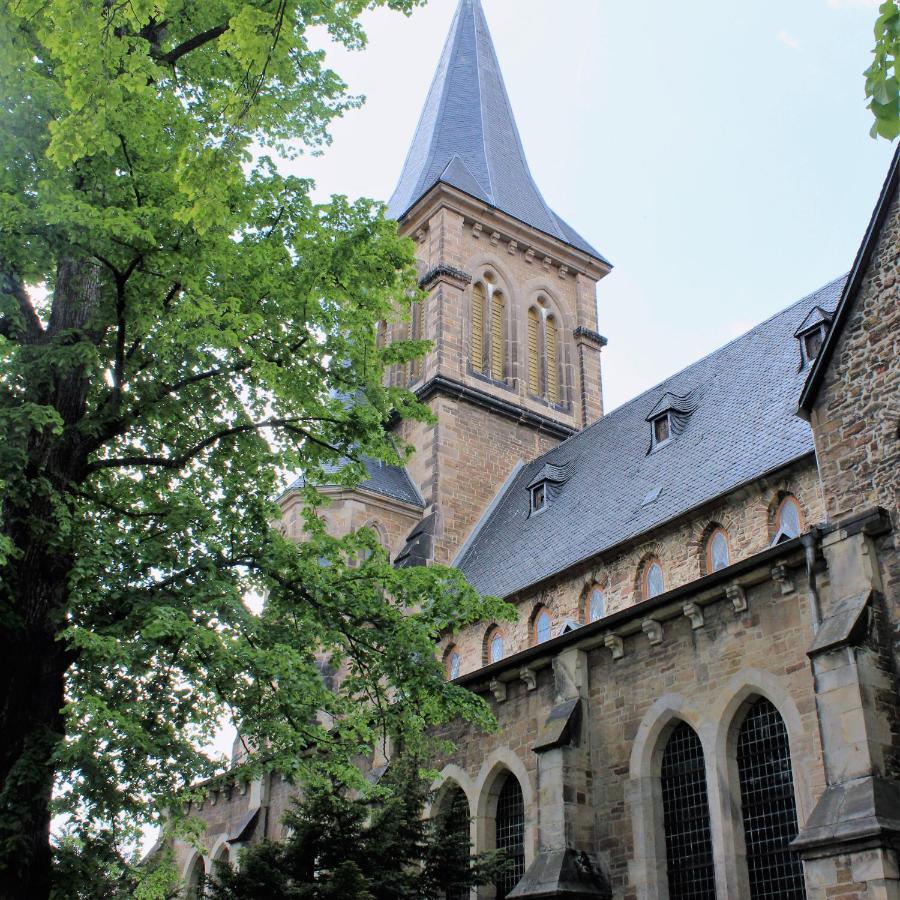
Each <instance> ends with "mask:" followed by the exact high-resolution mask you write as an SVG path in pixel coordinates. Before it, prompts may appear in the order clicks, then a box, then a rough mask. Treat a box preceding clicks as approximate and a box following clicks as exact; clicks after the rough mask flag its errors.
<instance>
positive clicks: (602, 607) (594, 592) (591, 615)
mask: <svg viewBox="0 0 900 900" xmlns="http://www.w3.org/2000/svg"><path fill="white" fill-rule="evenodd" d="M605 615H606V599H605V598H604V596H603V591H601V590H600V588H598V587H595V588H591V590H590V593H589V594H588V602H587V620H588V622H596V621H597V620H598V619H602V618H603V617H604V616H605Z"/></svg>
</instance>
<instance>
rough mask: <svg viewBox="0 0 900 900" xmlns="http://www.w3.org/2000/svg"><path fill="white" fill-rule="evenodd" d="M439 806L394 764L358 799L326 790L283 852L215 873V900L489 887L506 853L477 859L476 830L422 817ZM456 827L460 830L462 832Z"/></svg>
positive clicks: (318, 790)
mask: <svg viewBox="0 0 900 900" xmlns="http://www.w3.org/2000/svg"><path fill="white" fill-rule="evenodd" d="M431 799H433V798H432V797H431V795H430V794H429V793H428V789H427V783H426V782H425V780H424V779H423V778H422V777H421V775H420V774H419V773H418V771H417V770H416V767H415V765H414V764H413V763H411V762H409V761H408V760H404V761H401V762H398V763H394V764H392V765H391V767H390V768H389V769H388V772H387V774H386V776H385V778H384V779H383V781H382V783H381V784H379V786H378V788H377V789H374V790H370V791H368V792H367V794H366V795H365V796H363V797H360V798H353V797H351V796H350V795H349V794H348V792H347V791H346V789H345V788H340V787H337V786H335V785H333V784H327V783H320V784H318V785H316V786H313V787H311V788H310V790H309V791H308V792H307V795H306V798H305V799H304V801H303V802H300V803H297V804H295V806H294V808H293V809H292V810H290V811H289V812H288V814H287V816H286V817H285V825H286V826H287V827H288V828H289V833H288V838H287V840H286V841H285V842H283V843H275V842H272V841H267V842H264V843H261V844H257V845H254V846H251V847H249V848H247V849H246V850H244V851H243V853H242V854H241V858H240V870H239V871H237V870H236V869H234V868H232V867H231V866H229V865H227V864H225V865H222V866H218V867H216V869H215V871H214V872H213V878H212V884H211V885H210V886H209V887H208V888H207V896H209V897H211V898H212V900H306V898H309V900H313V898H314V900H345V898H347V897H354V898H357V900H404V898H407V900H439V898H442V897H444V896H445V891H447V889H448V888H454V889H456V890H460V891H462V890H465V889H466V888H471V887H474V886H477V885H482V884H489V883H491V882H492V881H493V880H494V879H495V878H496V876H497V875H498V874H499V873H500V871H501V870H502V869H503V868H504V866H505V865H507V863H506V862H505V860H504V859H503V857H502V854H497V853H487V854H481V855H479V856H477V857H472V856H471V847H470V843H469V837H468V829H465V830H464V831H462V830H460V829H459V828H458V820H457V821H456V822H454V820H453V818H452V816H451V815H450V810H449V809H442V810H440V811H439V813H438V815H437V816H435V817H434V818H430V819H428V818H424V810H425V804H426V802H428V801H429V800H431ZM454 825H457V827H454Z"/></svg>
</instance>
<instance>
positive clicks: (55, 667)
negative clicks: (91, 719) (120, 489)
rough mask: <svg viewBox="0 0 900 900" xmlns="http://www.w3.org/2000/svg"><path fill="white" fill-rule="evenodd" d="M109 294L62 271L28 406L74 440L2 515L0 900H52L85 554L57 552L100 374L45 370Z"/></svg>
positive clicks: (52, 439) (47, 443) (52, 440)
mask: <svg viewBox="0 0 900 900" xmlns="http://www.w3.org/2000/svg"><path fill="white" fill-rule="evenodd" d="M100 287H101V285H100V278H99V272H98V270H97V267H96V265H95V264H94V263H93V262H91V261H86V260H73V259H61V260H60V262H59V264H58V266H57V278H56V290H55V291H54V299H53V307H52V312H51V316H50V322H49V323H48V327H47V330H46V331H45V332H43V333H42V334H41V335H40V336H39V337H37V338H36V339H35V340H34V341H31V342H30V343H31V344H32V345H33V346H32V347H31V348H30V349H26V350H25V354H24V356H23V359H24V360H25V366H24V372H23V375H24V380H25V383H26V384H27V385H28V393H29V395H30V396H29V397H28V399H29V400H31V401H32V402H34V403H36V404H39V405H44V406H52V407H53V408H54V409H55V410H56V411H57V412H58V413H59V415H60V417H61V418H62V420H63V423H64V431H63V433H62V434H61V435H54V434H52V433H50V432H49V431H47V430H44V431H42V432H40V433H33V434H32V435H31V436H30V437H29V438H28V439H27V460H28V462H27V465H26V469H25V471H24V472H23V473H22V479H21V482H20V486H21V485H25V486H26V487H27V491H26V492H23V493H20V494H18V496H17V499H15V500H10V498H9V495H8V496H7V498H6V501H5V503H4V505H3V508H2V529H3V532H4V534H5V535H6V536H7V537H8V538H10V539H11V541H12V543H13V546H14V547H15V548H16V557H15V558H14V559H13V560H12V561H11V562H10V563H9V564H8V565H7V566H6V569H5V571H4V581H3V583H2V584H0V734H2V740H0V900H7V898H10V900H13V898H14V900H45V898H46V897H47V896H48V894H49V891H50V871H51V870H50V861H51V855H50V802H51V798H52V791H53V782H54V777H55V773H56V753H57V752H58V750H59V748H60V745H61V743H62V741H63V740H64V738H65V719H64V715H63V705H64V703H65V679H66V672H67V670H68V667H69V666H70V665H71V663H72V662H73V660H74V655H73V654H72V653H71V652H70V651H69V650H68V648H67V647H66V646H65V644H64V643H63V642H62V641H61V640H60V639H59V636H60V633H61V632H62V630H63V629H64V628H65V627H66V626H67V624H68V621H67V612H68V608H69V578H70V575H71V571H72V567H73V562H74V560H75V558H76V557H77V552H78V548H77V547H69V546H67V545H66V544H64V543H60V542H59V540H58V538H59V536H60V535H61V534H62V533H63V531H62V530H61V529H60V528H59V524H60V523H59V521H58V519H59V511H60V508H61V507H64V506H65V505H66V502H67V496H66V495H67V489H68V488H69V486H70V485H72V484H73V483H77V482H78V481H80V480H81V479H82V478H83V473H84V471H85V467H86V463H87V455H86V452H85V450H84V449H83V447H82V446H81V445H80V438H79V436H78V434H77V429H75V428H73V427H72V426H74V425H76V424H77V423H78V422H80V421H81V420H82V419H83V417H84V415H85V409H86V404H87V395H88V388H89V385H90V374H89V373H86V372H85V371H84V369H83V368H81V367H78V366H75V367H70V368H66V367H65V366H62V367H56V368H53V369H50V367H48V366H47V365H46V362H47V359H48V358H49V359H51V360H52V359H54V356H53V354H54V352H55V349H56V346H58V343H71V342H74V341H79V340H97V338H98V333H97V332H96V331H94V332H93V333H92V332H91V331H90V329H91V328H92V327H94V328H96V322H95V321H94V320H95V316H96V313H97V310H98V309H99V306H100ZM29 354H32V355H31V357H30V363H31V364H30V365H29ZM30 369H33V371H29V370H30ZM48 369H49V370H50V371H53V372H54V375H53V377H52V378H50V379H48V378H47V372H48Z"/></svg>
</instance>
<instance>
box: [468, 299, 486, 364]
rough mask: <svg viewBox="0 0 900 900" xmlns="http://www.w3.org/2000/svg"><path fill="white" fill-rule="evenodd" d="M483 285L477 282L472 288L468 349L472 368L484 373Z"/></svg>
mask: <svg viewBox="0 0 900 900" xmlns="http://www.w3.org/2000/svg"><path fill="white" fill-rule="evenodd" d="M485 300H486V297H485V290H484V285H483V284H482V283H481V282H480V281H477V282H476V283H475V284H474V285H473V287H472V344H471V348H470V353H471V359H470V361H471V363H472V368H473V369H474V370H475V371H476V372H483V371H484V308H485V305H486V304H485Z"/></svg>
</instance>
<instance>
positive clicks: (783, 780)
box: [737, 697, 806, 900]
mask: <svg viewBox="0 0 900 900" xmlns="http://www.w3.org/2000/svg"><path fill="white" fill-rule="evenodd" d="M737 762H738V778H739V780H740V784H741V810H742V814H743V819H744V840H745V843H746V847H747V870H748V874H749V876H750V896H751V897H752V898H753V900H776V898H777V900H802V898H804V897H806V888H805V885H804V881H803V864H802V863H801V862H800V858H799V856H797V854H796V853H794V852H793V851H792V850H791V848H790V844H791V841H793V840H794V838H795V837H797V806H796V802H795V800H794V775H793V771H792V769H791V751H790V746H789V744H788V735H787V729H786V728H785V726H784V720H783V719H782V718H781V715H780V714H779V712H778V710H777V709H775V707H774V706H773V705H772V703H771V702H770V701H769V700H767V699H766V698H765V697H760V698H759V700H757V701H756V702H755V703H754V704H753V706H751V707H750V712H749V713H747V717H746V718H745V719H744V722H743V724H742V725H741V730H740V733H739V735H738V749H737Z"/></svg>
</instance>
